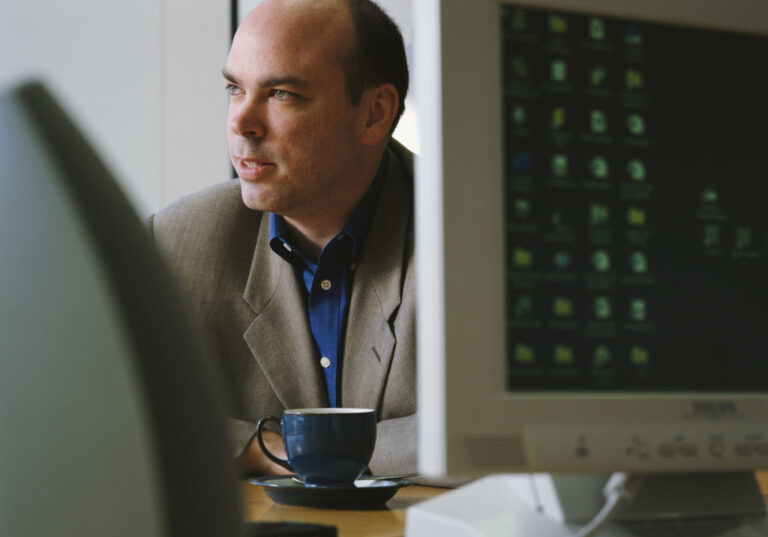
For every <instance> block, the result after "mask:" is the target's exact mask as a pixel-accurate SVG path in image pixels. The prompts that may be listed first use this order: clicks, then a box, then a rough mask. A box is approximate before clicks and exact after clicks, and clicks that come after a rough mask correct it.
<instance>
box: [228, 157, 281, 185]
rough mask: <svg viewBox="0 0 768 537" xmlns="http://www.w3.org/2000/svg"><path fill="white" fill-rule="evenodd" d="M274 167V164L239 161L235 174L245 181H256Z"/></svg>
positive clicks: (247, 160) (252, 160)
mask: <svg viewBox="0 0 768 537" xmlns="http://www.w3.org/2000/svg"><path fill="white" fill-rule="evenodd" d="M274 167H275V163H274V162H267V161H265V160H255V159H240V161H239V165H238V167H237V174H238V175H239V176H240V178H242V179H244V180H246V181H257V180H259V179H261V178H262V177H264V175H265V174H267V173H269V172H270V171H272V170H273V169H274Z"/></svg>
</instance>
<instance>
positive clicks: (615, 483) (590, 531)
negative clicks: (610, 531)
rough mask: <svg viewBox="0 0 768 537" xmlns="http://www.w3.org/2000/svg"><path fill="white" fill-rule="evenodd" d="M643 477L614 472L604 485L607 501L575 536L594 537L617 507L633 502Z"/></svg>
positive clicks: (611, 516)
mask: <svg viewBox="0 0 768 537" xmlns="http://www.w3.org/2000/svg"><path fill="white" fill-rule="evenodd" d="M641 481H642V478H641V477H639V476H636V475H630V474H626V473H624V472H614V473H613V474H611V477H610V478H609V479H608V482H607V483H606V484H605V487H603V495H604V496H605V503H604V504H603V507H602V508H601V509H600V511H599V512H598V513H597V514H596V515H595V516H594V518H593V519H592V520H590V521H589V522H588V523H587V524H586V525H585V526H584V527H583V528H581V529H580V530H579V531H578V532H577V533H575V534H574V537H593V536H595V535H597V533H598V532H599V531H600V530H601V529H602V528H603V526H605V524H606V523H608V521H609V520H611V518H613V515H614V514H615V512H616V509H617V508H618V507H619V506H620V505H621V504H622V503H624V502H627V503H628V502H631V501H632V499H633V498H634V496H635V491H636V490H637V488H638V487H639V486H640V482H641Z"/></svg>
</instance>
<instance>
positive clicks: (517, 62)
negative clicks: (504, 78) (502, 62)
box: [509, 54, 528, 78]
mask: <svg viewBox="0 0 768 537" xmlns="http://www.w3.org/2000/svg"><path fill="white" fill-rule="evenodd" d="M509 67H510V69H511V70H512V74H513V75H515V76H516V77H517V78H528V62H526V61H525V59H524V58H523V57H522V56H520V55H519V54H514V55H513V56H512V59H511V60H510V66H509Z"/></svg>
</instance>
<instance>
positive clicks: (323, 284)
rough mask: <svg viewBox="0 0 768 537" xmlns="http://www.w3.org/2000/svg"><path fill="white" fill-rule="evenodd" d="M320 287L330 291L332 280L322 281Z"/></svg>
mask: <svg viewBox="0 0 768 537" xmlns="http://www.w3.org/2000/svg"><path fill="white" fill-rule="evenodd" d="M320 287H321V288H322V290H323V291H328V290H329V289H330V288H331V280H323V281H321V282H320Z"/></svg>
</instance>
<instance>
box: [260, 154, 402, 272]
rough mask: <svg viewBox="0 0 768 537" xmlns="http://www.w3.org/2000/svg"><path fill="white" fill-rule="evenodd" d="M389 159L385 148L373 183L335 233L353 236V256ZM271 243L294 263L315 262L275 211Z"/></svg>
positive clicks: (271, 215) (371, 216) (270, 228)
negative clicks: (292, 240) (292, 238)
mask: <svg viewBox="0 0 768 537" xmlns="http://www.w3.org/2000/svg"><path fill="white" fill-rule="evenodd" d="M388 163H389V155H388V151H384V156H383V157H382V159H381V163H380V164H379V168H378V170H377V171H376V176H375V177H374V179H373V182H372V183H371V186H370V187H368V190H367V191H366V193H365V194H364V195H363V197H362V199H361V200H360V202H359V203H358V204H357V207H355V209H354V211H352V215H351V216H350V217H349V220H347V223H346V224H344V227H343V228H342V230H341V231H340V232H339V234H338V235H336V237H339V236H342V235H344V236H347V237H349V238H350V239H351V240H352V259H355V258H356V257H357V254H358V252H359V251H360V248H361V247H362V244H363V240H364V239H365V234H366V232H367V231H368V227H369V226H370V223H371V220H372V219H373V212H374V210H375V209H376V205H377V202H378V200H379V196H380V194H381V188H382V185H383V184H384V178H385V177H386V174H387V166H388ZM336 237H334V239H335V238H336ZM269 245H270V247H271V248H272V250H273V251H274V252H275V253H276V254H278V255H279V256H280V257H282V258H283V259H285V260H286V261H288V262H289V263H291V264H293V265H296V263H297V262H299V263H305V264H307V265H310V266H312V265H314V263H312V262H311V261H310V260H309V259H308V258H307V257H306V256H304V255H303V254H302V253H301V252H300V251H299V250H298V249H297V248H295V247H294V246H293V245H292V244H291V243H290V241H289V240H288V230H287V227H286V224H285V220H284V219H283V217H282V216H280V215H278V214H276V213H269ZM320 255H321V256H322V252H320Z"/></svg>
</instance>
